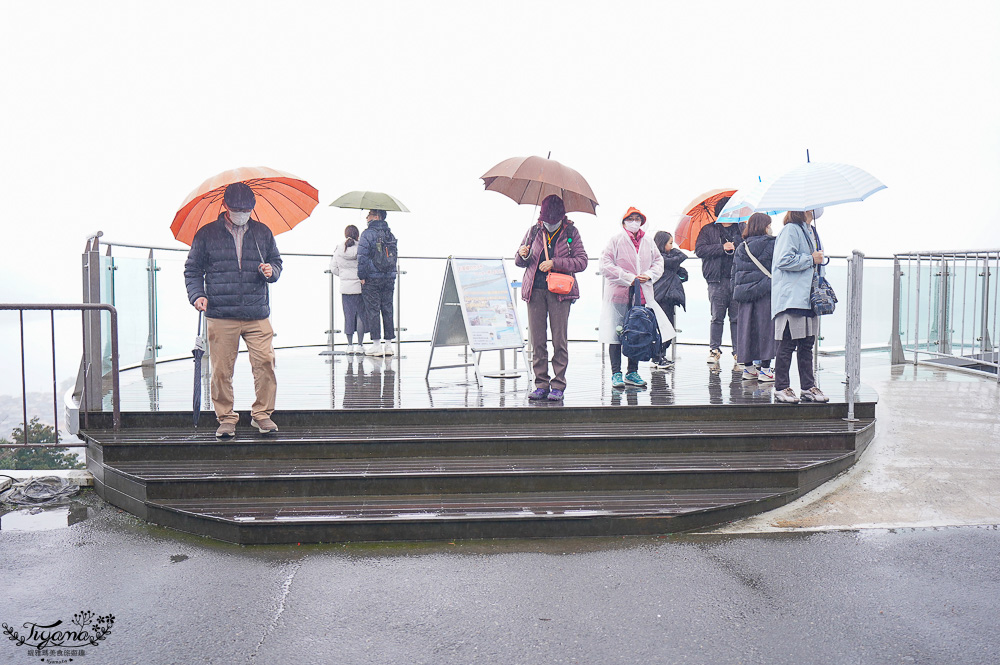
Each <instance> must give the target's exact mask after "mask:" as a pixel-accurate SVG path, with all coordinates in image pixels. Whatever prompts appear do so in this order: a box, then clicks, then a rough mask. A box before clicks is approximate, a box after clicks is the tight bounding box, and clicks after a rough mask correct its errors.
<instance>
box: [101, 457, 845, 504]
mask: <svg viewBox="0 0 1000 665" xmlns="http://www.w3.org/2000/svg"><path fill="white" fill-rule="evenodd" d="M852 455H853V453H851V452H849V451H843V450H836V451H809V452H796V451H781V452H753V453H716V454H708V453H675V454H630V455H626V454H614V455H588V456H575V455H572V456H571V455H561V456H560V455H532V456H526V457H442V458H375V459H325V460H324V459H303V460H229V461H221V460H183V461H151V460H147V461H132V462H120V463H118V464H117V465H116V466H115V467H114V470H113V471H112V472H110V473H109V472H108V471H107V470H106V471H105V478H104V482H105V483H106V484H108V485H110V486H112V487H116V488H119V489H121V490H122V491H130V492H133V493H138V494H140V496H141V497H142V498H143V500H148V501H152V500H159V499H180V498H210V497H214V498H238V497H289V496H314V495H328V496H332V495H338V496H364V495H391V494H418V493H435V494H436V493H464V492H480V493H483V492H503V491H510V492H532V491H556V490H564V491H571V490H572V491H581V492H587V491H594V490H624V489H685V488H688V489H691V488H705V489H709V488H715V489H718V488H726V487H745V488H754V487H786V488H787V487H795V486H797V485H800V484H803V483H805V482H808V480H807V478H806V476H807V475H808V473H809V472H811V471H813V470H816V469H818V468H819V467H822V466H826V465H830V464H837V463H843V465H845V466H846V465H849V464H850V462H851V461H852V459H851V458H852ZM835 472H836V471H835ZM825 474H826V475H827V476H829V475H832V474H831V473H830V471H829V470H827V471H826V472H825ZM116 476H120V478H117V477H116Z"/></svg>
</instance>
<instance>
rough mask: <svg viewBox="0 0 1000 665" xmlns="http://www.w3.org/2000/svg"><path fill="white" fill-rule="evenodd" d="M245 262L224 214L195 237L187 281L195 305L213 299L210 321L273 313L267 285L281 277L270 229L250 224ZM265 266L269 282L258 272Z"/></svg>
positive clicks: (245, 239)
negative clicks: (269, 276)
mask: <svg viewBox="0 0 1000 665" xmlns="http://www.w3.org/2000/svg"><path fill="white" fill-rule="evenodd" d="M258 247H259V248H260V253H259V254H258ZM262 255H263V261H261V256H262ZM242 258H243V261H242V267H241V266H240V262H239V261H238V260H237V258H236V240H235V239H234V238H233V234H231V233H230V232H229V230H228V229H227V228H226V222H225V212H223V213H221V214H220V215H219V218H218V219H216V220H215V221H214V222H212V223H211V224H206V225H205V226H203V227H202V228H201V229H199V230H198V233H196V234H195V236H194V241H193V242H192V243H191V251H189V252H188V258H187V262H186V263H185V264H184V281H185V283H186V284H187V292H188V300H189V301H190V302H191V304H192V305H193V304H194V302H195V301H196V300H197V299H198V298H208V309H207V310H206V312H205V315H206V316H208V318H210V319H239V320H241V321H256V320H259V319H266V318H268V317H269V316H270V315H271V307H270V301H269V299H268V292H267V284H268V282H276V281H278V277H279V276H280V275H281V254H279V253H278V246H277V245H276V244H275V243H274V235H273V234H272V233H271V229H269V228H267V227H266V226H265V225H263V224H261V223H260V222H257V221H254V220H250V221H249V222H247V231H246V233H245V234H244V235H243V251H242ZM261 263H270V264H271V268H272V271H273V272H272V274H271V278H270V279H266V278H265V277H264V275H263V274H261V272H260V270H258V269H257V267H258V266H259V265H260V264H261Z"/></svg>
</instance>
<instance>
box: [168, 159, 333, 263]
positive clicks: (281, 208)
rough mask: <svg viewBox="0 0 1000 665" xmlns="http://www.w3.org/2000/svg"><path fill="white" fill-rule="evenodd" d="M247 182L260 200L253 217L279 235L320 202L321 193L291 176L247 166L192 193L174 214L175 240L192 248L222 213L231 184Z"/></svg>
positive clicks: (233, 170) (309, 212)
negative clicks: (195, 241) (198, 236)
mask: <svg viewBox="0 0 1000 665" xmlns="http://www.w3.org/2000/svg"><path fill="white" fill-rule="evenodd" d="M234 182H243V183H246V184H247V185H249V187H250V189H252V190H253V193H254V195H255V196H256V197H257V205H256V207H254V209H253V215H252V218H253V219H256V220H257V221H258V222H262V223H264V224H266V225H267V227H268V228H269V229H271V233H273V234H274V235H278V234H279V233H284V232H285V231H288V230H290V229H291V228H292V227H293V226H295V225H296V224H298V223H299V222H301V221H302V220H303V219H305V218H306V217H308V216H309V215H310V214H311V213H312V211H313V208H315V207H316V205H317V204H318V203H319V192H318V191H317V190H316V188H315V187H313V186H312V185H310V184H309V183H308V182H306V181H305V180H301V179H299V178H296V177H295V176H293V175H292V174H291V173H285V172H284V171H276V170H275V169H269V168H267V167H266V166H247V167H244V168H239V169H231V170H229V171H223V172H222V173H220V174H218V175H215V176H212V177H211V178H209V179H208V180H206V181H205V182H203V183H201V185H199V186H198V188H197V189H196V190H194V191H193V192H191V193H190V194H188V197H187V198H186V199H184V203H183V204H182V205H181V209H180V210H178V211H177V214H176V215H174V223H173V224H171V225H170V230H171V231H173V232H174V237H175V238H177V239H178V240H180V241H181V242H183V243H184V244H187V245H190V244H191V242H192V241H193V240H194V234H195V233H197V232H198V229H200V228H201V227H203V226H205V225H206V224H210V223H212V222H214V221H215V220H216V219H218V217H219V213H220V212H221V211H222V195H223V193H224V192H225V191H226V187H227V186H228V185H231V184H233V183H234Z"/></svg>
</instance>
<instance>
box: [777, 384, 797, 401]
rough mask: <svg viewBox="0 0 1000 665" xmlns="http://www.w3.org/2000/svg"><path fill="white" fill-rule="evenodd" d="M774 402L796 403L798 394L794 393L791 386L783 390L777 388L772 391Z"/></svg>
mask: <svg viewBox="0 0 1000 665" xmlns="http://www.w3.org/2000/svg"><path fill="white" fill-rule="evenodd" d="M774 401H775V402H784V403H785V404H798V401H799V396H798V395H796V394H795V391H794V390H792V388H791V386H789V387H788V388H785V389H784V390H778V391H775V393H774Z"/></svg>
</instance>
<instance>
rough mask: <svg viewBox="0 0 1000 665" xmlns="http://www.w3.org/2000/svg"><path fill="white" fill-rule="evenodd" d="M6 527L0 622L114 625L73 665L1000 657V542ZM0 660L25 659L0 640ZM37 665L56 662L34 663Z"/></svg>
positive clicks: (114, 525)
mask: <svg viewBox="0 0 1000 665" xmlns="http://www.w3.org/2000/svg"><path fill="white" fill-rule="evenodd" d="M84 501H85V502H86V503H87V504H90V505H91V506H92V508H91V510H92V513H93V515H92V517H90V518H89V519H87V520H85V521H83V522H80V523H78V524H75V525H73V526H71V527H65V528H60V529H54V530H49V531H24V532H11V531H7V532H0V575H2V579H3V580H4V589H5V596H6V597H5V598H4V602H3V603H2V607H0V622H2V623H5V624H7V625H8V626H10V627H12V628H15V629H17V630H18V631H20V632H24V630H25V629H23V628H22V627H23V625H24V624H25V623H29V622H34V623H37V624H39V625H43V624H49V623H53V622H55V621H56V620H62V621H63V622H64V625H66V624H68V623H69V622H70V620H71V618H72V616H73V615H74V614H76V613H78V612H80V611H84V610H90V611H93V612H94V613H95V615H98V616H100V615H106V614H109V613H110V614H113V615H114V624H113V626H112V630H111V632H110V633H109V634H108V635H107V637H106V639H104V640H102V641H100V642H99V643H98V645H97V646H94V647H89V648H87V649H86V653H85V655H84V656H75V657H74V660H73V661H72V662H73V663H83V664H84V665H94V664H97V663H109V664H114V665H122V664H127V663H143V664H146V663H155V664H159V663H177V664H190V663H226V664H229V663H233V664H243V663H247V664H256V663H262V664H272V663H274V664H285V663H296V664H312V663H316V664H320V663H322V664H341V663H343V664H349V663H394V664H395V663H413V664H418V663H427V664H434V665H439V664H450V663H490V664H493V663H504V664H506V663H526V664H527V663H596V664H609V663H768V664H774V663H778V664H780V663H789V664H792V663H794V664H801V663H838V664H843V663H879V664H881V663H935V664H937V663H963V664H967V663H996V662H997V660H998V653H1000V635H998V631H997V627H998V624H997V610H998V608H1000V600H998V599H1000V557H998V555H997V552H998V551H1000V531H998V528H997V527H995V526H990V527H983V526H980V527H973V526H963V527H949V528H918V529H897V530H885V529H867V530H860V531H830V532H816V533H768V534H758V535H746V534H743V535H727V534H721V535H720V534H713V535H684V536H668V537H661V538H625V539H585V540H549V541H490V542H459V543H455V544H447V543H436V544H396V545H346V546H344V545H327V546H323V545H312V546H301V547H296V546H282V547H253V548H247V547H239V546H235V545H228V544H221V543H215V542H213V541H208V540H205V539H200V538H194V537H187V536H184V535H182V534H178V533H176V532H173V531H168V530H166V529H162V528H160V527H155V526H151V525H147V524H144V523H141V522H140V521H139V520H137V519H135V518H133V517H132V516H130V515H127V514H124V513H121V512H120V511H118V510H117V509H115V508H112V507H110V506H108V505H107V504H103V503H102V502H101V501H100V500H99V499H97V498H96V497H95V496H93V494H92V493H90V494H89V495H88V496H86V497H85V498H84ZM0 662H3V663H15V664H19V663H39V662H41V660H40V658H39V657H37V656H29V655H28V648H27V646H21V647H17V646H15V644H14V643H13V642H10V641H8V640H3V641H2V642H0ZM45 662H46V663H58V662H69V661H68V659H67V658H58V657H51V656H50V657H47V658H46V661H45Z"/></svg>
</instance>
